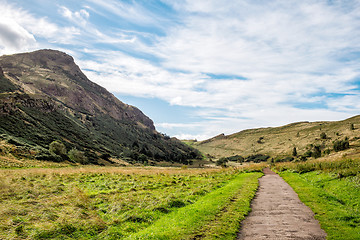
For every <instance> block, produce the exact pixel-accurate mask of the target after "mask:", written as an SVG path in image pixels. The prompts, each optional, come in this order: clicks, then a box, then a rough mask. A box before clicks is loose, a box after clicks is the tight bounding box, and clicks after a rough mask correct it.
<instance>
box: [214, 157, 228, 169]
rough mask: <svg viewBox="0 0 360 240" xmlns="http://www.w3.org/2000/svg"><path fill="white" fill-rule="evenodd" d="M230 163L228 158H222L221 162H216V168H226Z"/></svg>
mask: <svg viewBox="0 0 360 240" xmlns="http://www.w3.org/2000/svg"><path fill="white" fill-rule="evenodd" d="M227 162H228V159H227V158H224V157H223V158H220V159H219V160H217V162H216V166H221V167H226V163H227Z"/></svg>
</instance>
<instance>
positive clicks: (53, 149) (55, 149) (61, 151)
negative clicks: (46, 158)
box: [49, 141, 66, 156]
mask: <svg viewBox="0 0 360 240" xmlns="http://www.w3.org/2000/svg"><path fill="white" fill-rule="evenodd" d="M49 151H50V153H53V154H56V155H58V156H62V155H66V147H65V145H64V144H63V143H62V142H60V141H53V142H52V143H50V145H49Z"/></svg>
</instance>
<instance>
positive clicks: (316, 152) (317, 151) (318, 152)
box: [312, 146, 321, 158]
mask: <svg viewBox="0 0 360 240" xmlns="http://www.w3.org/2000/svg"><path fill="white" fill-rule="evenodd" d="M312 156H313V157H314V158H319V157H321V150H320V146H314V152H313V153H312Z"/></svg>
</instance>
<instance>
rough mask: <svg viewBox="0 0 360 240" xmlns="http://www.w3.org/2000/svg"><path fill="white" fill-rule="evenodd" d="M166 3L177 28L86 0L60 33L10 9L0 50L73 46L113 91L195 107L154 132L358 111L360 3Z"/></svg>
mask: <svg viewBox="0 0 360 240" xmlns="http://www.w3.org/2000/svg"><path fill="white" fill-rule="evenodd" d="M0 1H1V0H0ZM163 2H165V3H167V4H170V5H171V6H173V8H174V9H175V11H177V12H176V14H177V15H176V16H174V17H175V18H176V21H173V22H171V21H172V19H165V17H164V16H160V14H159V13H157V12H156V11H155V10H154V9H150V8H146V7H145V5H142V4H141V3H139V2H134V1H133V2H130V3H125V2H120V1H115V0H110V1H100V0H87V1H86V4H87V5H86V6H84V5H83V6H82V7H81V8H78V9H77V10H76V11H75V10H74V9H71V8H69V7H68V6H60V7H59V13H60V14H61V15H62V17H63V19H67V20H68V21H66V25H65V26H60V25H56V24H54V23H52V22H51V21H50V20H49V19H48V18H46V17H42V18H36V17H34V16H33V15H31V14H30V13H28V12H27V11H24V10H21V9H16V8H14V7H13V6H12V5H9V4H5V5H4V7H2V8H3V9H5V10H4V13H3V12H2V15H1V16H0V51H5V48H6V49H10V48H13V49H15V50H17V51H20V50H25V49H27V48H31V47H33V46H36V39H37V38H39V37H40V38H45V39H47V41H48V42H49V43H48V45H49V46H51V44H52V43H53V44H54V45H55V46H56V44H58V43H62V44H67V45H70V44H72V45H74V46H76V48H77V49H72V50H73V51H74V54H75V58H76V59H77V63H78V64H79V65H80V66H81V68H82V69H84V70H85V73H86V74H87V75H88V77H89V78H90V79H91V80H93V81H95V82H97V83H99V84H100V85H102V86H104V87H106V88H107V89H108V90H110V91H112V92H117V93H122V94H128V95H133V96H141V97H155V98H160V99H162V100H165V101H167V102H168V103H170V104H173V105H180V106H192V107H197V108H194V111H195V110H196V112H194V115H196V116H198V117H199V118H202V119H203V121H201V122H200V123H198V122H195V123H191V124H186V125H182V124H177V125H176V124H175V125H174V124H173V123H172V124H170V125H169V124H167V123H160V124H159V123H157V125H158V126H159V127H160V128H162V129H169V130H170V129H171V131H174V132H176V131H178V133H176V134H177V136H185V135H187V136H190V135H192V133H195V132H197V133H196V134H195V135H197V138H201V137H204V136H208V137H210V136H211V135H216V134H218V133H220V132H225V133H227V134H229V133H231V132H234V131H237V130H241V129H244V128H248V127H255V126H275V125H280V124H285V123H289V122H292V121H298V120H335V119H339V118H345V117H347V116H350V115H352V114H356V113H358V112H359V111H360V105H358V104H356V103H354V102H358V100H359V99H358V98H359V97H358V96H359V90H358V87H359V86H358V85H359V82H358V81H356V80H357V79H359V76H360V61H359V52H360V18H359V17H358V16H359V15H360V3H359V2H358V1H356V0H353V1H352V0H350V1H333V2H330V1H325V0H320V1H311V0H304V1H295V0H289V1H282V0H278V1H250V0H248V1H246V0H239V1H231V0H224V1H216V0H210V1H208V0H206V1H205V0H199V1H190V0H183V1H168V0H163ZM79 9H80V10H79ZM171 14H175V13H171ZM95 15H96V18H95V17H93V16H95ZM167 16H168V15H167ZM100 17H105V18H108V19H106V20H110V22H112V23H114V22H115V20H114V19H110V18H113V17H115V18H116V19H120V20H119V21H125V22H127V23H128V25H129V26H130V25H136V26H142V27H141V28H137V27H134V28H133V29H130V30H128V29H126V30H125V29H121V27H120V26H119V27H117V26H116V25H115V24H114V25H112V26H111V28H106V29H105V27H104V26H103V25H101V24H99V23H98V22H96V21H95V20H94V21H92V20H93V19H98V18H100ZM3 19H5V20H3ZM63 19H62V20H63ZM57 22H61V21H57ZM169 22H171V23H169ZM129 28H131V27H129ZM147 28H149V29H161V30H162V31H163V35H160V34H159V33H158V32H152V31H150V30H147ZM142 31H144V32H142ZM146 31H148V32H146ZM158 34H159V35H158ZM99 43H101V44H99ZM98 45H101V46H102V49H97V46H98ZM1 46H2V49H1ZM41 46H43V45H41ZM61 47H63V46H61ZM84 49H85V50H84ZM119 49H120V50H119ZM125 52H126V53H125ZM131 55H133V56H131ZM85 56H86V57H85ZM88 56H91V60H89V59H88V58H87V57H88ZM139 56H143V58H142V57H139ZM214 75H218V77H216V76H214ZM222 75H225V76H222ZM236 76H241V77H236ZM243 78H245V79H243ZM343 95H344V96H343ZM311 105H313V106H311ZM180 130H181V132H180ZM190 132H191V133H190ZM184 134H185V135H184Z"/></svg>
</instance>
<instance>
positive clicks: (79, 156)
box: [68, 148, 88, 164]
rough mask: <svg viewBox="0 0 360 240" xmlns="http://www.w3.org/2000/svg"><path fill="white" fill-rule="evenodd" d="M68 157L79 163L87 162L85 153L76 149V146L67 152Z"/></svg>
mask: <svg viewBox="0 0 360 240" xmlns="http://www.w3.org/2000/svg"><path fill="white" fill-rule="evenodd" d="M68 155H69V158H70V160H71V161H73V162H76V163H81V164H87V163H88V159H87V157H86V156H85V154H84V153H83V152H82V151H79V150H77V149H76V148H73V149H71V150H70V151H69V153H68Z"/></svg>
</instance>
